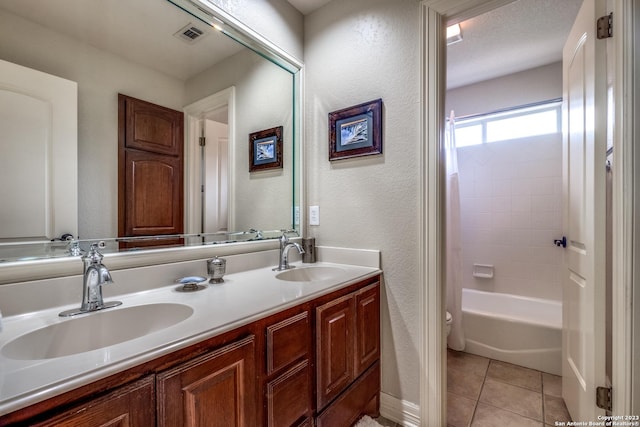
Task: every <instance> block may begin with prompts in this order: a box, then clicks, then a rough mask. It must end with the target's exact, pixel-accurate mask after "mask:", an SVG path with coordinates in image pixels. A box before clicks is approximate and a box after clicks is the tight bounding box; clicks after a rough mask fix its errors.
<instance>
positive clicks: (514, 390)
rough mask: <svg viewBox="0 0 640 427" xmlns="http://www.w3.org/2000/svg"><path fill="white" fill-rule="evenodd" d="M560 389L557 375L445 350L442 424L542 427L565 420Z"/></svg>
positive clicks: (455, 425) (468, 426)
mask: <svg viewBox="0 0 640 427" xmlns="http://www.w3.org/2000/svg"><path fill="white" fill-rule="evenodd" d="M561 389H562V383H561V378H560V377H558V376H555V375H550V374H546V373H544V372H540V371H536V370H533V369H528V368H523V367H521V366H516V365H512V364H510V363H505V362H500V361H497V360H491V359H487V358H486V357H481V356H476V355H473V354H468V353H463V352H456V351H452V350H448V354H447V425H448V426H449V427H495V426H510V425H517V426H522V427H529V426H531V427H534V426H535V427H547V426H553V425H554V424H555V422H556V421H565V422H566V421H570V420H571V418H570V417H569V413H568V412H567V408H566V406H565V404H564V400H563V399H562V397H561V391H562V390H561Z"/></svg>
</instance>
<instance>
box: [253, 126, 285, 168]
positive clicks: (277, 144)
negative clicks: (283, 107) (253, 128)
mask: <svg viewBox="0 0 640 427" xmlns="http://www.w3.org/2000/svg"><path fill="white" fill-rule="evenodd" d="M265 169H282V126H278V127H275V128H271V129H265V130H261V131H259V132H253V133H250V134H249V172H255V171H259V170H265Z"/></svg>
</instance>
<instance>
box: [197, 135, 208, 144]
mask: <svg viewBox="0 0 640 427" xmlns="http://www.w3.org/2000/svg"><path fill="white" fill-rule="evenodd" d="M198 142H199V143H200V147H204V146H205V145H207V138H205V137H204V136H201V137H200V138H198Z"/></svg>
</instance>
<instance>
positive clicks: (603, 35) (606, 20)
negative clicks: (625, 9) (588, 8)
mask: <svg viewBox="0 0 640 427" xmlns="http://www.w3.org/2000/svg"><path fill="white" fill-rule="evenodd" d="M596 28H597V29H598V30H597V33H598V39H608V38H609V37H613V12H611V13H610V14H608V15H605V16H601V17H600V18H598V22H597V25H596Z"/></svg>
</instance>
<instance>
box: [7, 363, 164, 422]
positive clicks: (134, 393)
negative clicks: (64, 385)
mask: <svg viewBox="0 0 640 427" xmlns="http://www.w3.org/2000/svg"><path fill="white" fill-rule="evenodd" d="M154 405H155V387H154V377H153V376H152V375H150V376H148V377H146V378H144V379H142V380H139V381H136V382H135V383H133V384H130V385H127V386H124V387H120V388H118V389H116V390H114V391H112V392H111V393H109V394H107V395H106V396H102V397H99V398H96V399H94V400H92V401H90V402H88V403H86V404H82V405H80V406H77V407H76V408H73V409H70V410H68V411H66V412H63V413H61V414H59V415H56V416H53V417H50V418H49V419H47V420H46V421H43V422H42V423H39V424H38V423H29V425H31V426H39V427H81V426H87V425H102V426H106V425H113V426H117V425H123V424H121V423H124V422H125V421H126V422H127V425H128V426H130V427H147V426H152V425H154V424H155V422H156V421H155V420H156V414H155V406H154ZM3 425H4V424H3Z"/></svg>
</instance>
